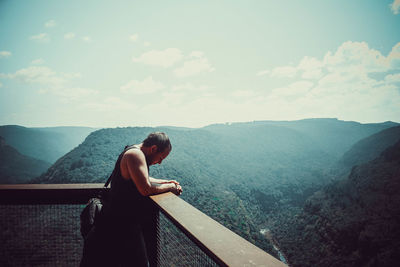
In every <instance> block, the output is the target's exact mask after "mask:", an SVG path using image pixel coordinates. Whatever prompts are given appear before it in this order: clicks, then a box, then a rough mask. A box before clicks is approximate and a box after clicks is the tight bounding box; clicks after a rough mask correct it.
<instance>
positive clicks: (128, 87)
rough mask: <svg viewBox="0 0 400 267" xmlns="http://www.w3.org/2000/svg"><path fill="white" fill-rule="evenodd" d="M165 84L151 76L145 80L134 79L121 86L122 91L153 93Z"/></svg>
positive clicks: (140, 93)
mask: <svg viewBox="0 0 400 267" xmlns="http://www.w3.org/2000/svg"><path fill="white" fill-rule="evenodd" d="M163 88H165V86H164V85H163V84H162V83H161V82H157V81H154V80H153V78H152V77H151V76H149V77H147V78H146V79H144V80H143V81H138V80H132V81H129V82H128V83H126V84H125V85H123V86H121V88H120V89H121V91H122V92H124V93H133V94H137V95H144V94H151V93H154V92H157V91H159V90H161V89H163Z"/></svg>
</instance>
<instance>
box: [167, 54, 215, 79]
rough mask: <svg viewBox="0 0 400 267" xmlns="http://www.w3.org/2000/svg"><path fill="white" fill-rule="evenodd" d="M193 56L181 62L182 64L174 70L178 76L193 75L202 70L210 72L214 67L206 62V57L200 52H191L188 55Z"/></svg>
mask: <svg viewBox="0 0 400 267" xmlns="http://www.w3.org/2000/svg"><path fill="white" fill-rule="evenodd" d="M189 57H190V58H194V59H191V60H188V61H186V62H184V63H183V66H182V67H180V68H177V69H175V70H174V73H175V75H176V76H178V77H188V76H193V75H196V74H199V73H202V72H212V71H214V68H213V67H212V66H211V64H210V63H209V62H208V59H207V58H205V57H203V54H202V52H198V51H196V52H192V54H191V55H190V56H189Z"/></svg>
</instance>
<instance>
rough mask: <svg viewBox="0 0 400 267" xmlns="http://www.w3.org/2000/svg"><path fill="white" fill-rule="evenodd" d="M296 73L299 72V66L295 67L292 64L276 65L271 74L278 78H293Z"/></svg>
mask: <svg viewBox="0 0 400 267" xmlns="http://www.w3.org/2000/svg"><path fill="white" fill-rule="evenodd" d="M296 73H297V68H295V67H291V66H285V67H276V68H274V69H273V70H272V71H271V73H270V76H271V77H278V78H291V77H294V76H295V75H296Z"/></svg>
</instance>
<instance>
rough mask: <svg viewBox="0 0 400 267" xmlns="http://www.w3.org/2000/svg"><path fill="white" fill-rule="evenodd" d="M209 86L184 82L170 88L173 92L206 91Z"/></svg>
mask: <svg viewBox="0 0 400 267" xmlns="http://www.w3.org/2000/svg"><path fill="white" fill-rule="evenodd" d="M210 88H211V87H210V86H207V85H199V86H196V85H193V84H192V83H185V84H179V85H174V86H172V88H171V90H172V91H173V92H178V91H179V92H191V93H192V92H206V91H207V90H209V89H210Z"/></svg>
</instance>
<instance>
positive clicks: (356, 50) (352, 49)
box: [323, 41, 388, 72]
mask: <svg viewBox="0 0 400 267" xmlns="http://www.w3.org/2000/svg"><path fill="white" fill-rule="evenodd" d="M323 64H324V66H325V68H327V69H328V70H329V71H332V72H349V71H350V72H354V71H357V72H383V71H387V70H388V64H387V60H386V58H385V57H384V56H383V55H382V54H381V53H380V52H379V51H377V50H375V49H371V48H369V47H368V44H367V43H365V42H351V41H348V42H345V43H343V44H342V45H341V46H340V47H339V48H338V49H337V50H336V52H335V53H334V54H333V53H331V52H328V53H327V54H326V55H325V57H324V60H323Z"/></svg>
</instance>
